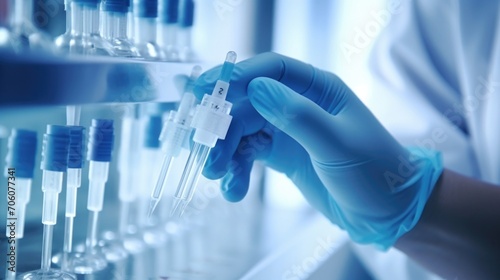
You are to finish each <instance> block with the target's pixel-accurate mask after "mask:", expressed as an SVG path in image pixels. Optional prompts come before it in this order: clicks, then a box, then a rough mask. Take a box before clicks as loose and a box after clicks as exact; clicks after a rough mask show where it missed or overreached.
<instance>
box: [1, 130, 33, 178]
mask: <svg viewBox="0 0 500 280" xmlns="http://www.w3.org/2000/svg"><path fill="white" fill-rule="evenodd" d="M36 144H37V135H36V132H35V131H31V130H24V129H12V133H11V135H10V137H9V140H8V143H7V146H8V148H9V151H8V152H7V158H6V161H5V162H6V166H5V174H7V172H8V168H15V170H16V177H19V178H33V170H34V168H35V157H36Z"/></svg>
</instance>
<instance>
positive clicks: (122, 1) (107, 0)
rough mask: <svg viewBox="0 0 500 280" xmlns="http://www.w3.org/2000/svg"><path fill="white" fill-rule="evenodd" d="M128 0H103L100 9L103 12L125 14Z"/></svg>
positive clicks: (128, 4) (128, 3) (128, 5)
mask: <svg viewBox="0 0 500 280" xmlns="http://www.w3.org/2000/svg"><path fill="white" fill-rule="evenodd" d="M129 7H130V0H103V1H102V3H101V9H102V10H103V11H105V12H116V13H127V12H128V9H129Z"/></svg>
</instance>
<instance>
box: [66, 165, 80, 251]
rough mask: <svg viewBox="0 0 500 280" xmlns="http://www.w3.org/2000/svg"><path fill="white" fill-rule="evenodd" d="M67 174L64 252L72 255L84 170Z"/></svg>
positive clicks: (72, 169)
mask: <svg viewBox="0 0 500 280" xmlns="http://www.w3.org/2000/svg"><path fill="white" fill-rule="evenodd" d="M67 174H68V175H67V180H66V181H67V182H66V183H67V188H66V220H65V224H64V227H65V228H64V244H63V252H64V253H71V252H72V250H73V222H74V218H75V216H76V202H77V193H78V188H79V187H80V184H81V177H82V169H80V168H68V171H67Z"/></svg>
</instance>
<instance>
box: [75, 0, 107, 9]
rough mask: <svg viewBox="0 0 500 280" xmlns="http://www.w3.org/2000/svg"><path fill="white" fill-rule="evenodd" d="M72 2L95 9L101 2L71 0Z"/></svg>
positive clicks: (97, 0) (95, 0)
mask: <svg viewBox="0 0 500 280" xmlns="http://www.w3.org/2000/svg"><path fill="white" fill-rule="evenodd" d="M73 2H75V3H80V4H84V5H89V6H95V7H97V5H98V4H99V3H101V0H73Z"/></svg>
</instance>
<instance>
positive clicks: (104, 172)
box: [85, 119, 114, 254]
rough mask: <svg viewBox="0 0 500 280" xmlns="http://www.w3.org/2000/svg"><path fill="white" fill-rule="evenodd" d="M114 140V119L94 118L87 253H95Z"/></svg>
mask: <svg viewBox="0 0 500 280" xmlns="http://www.w3.org/2000/svg"><path fill="white" fill-rule="evenodd" d="M113 142H114V127H113V121H112V120H104V119H93V120H92V126H91V127H90V131H89V145H88V153H87V158H88V160H89V161H90V165H89V196H88V200H87V209H88V210H89V211H90V215H89V224H88V226H87V240H86V244H85V245H86V253H87V254H92V253H94V249H95V246H96V245H97V221H98V217H99V212H100V211H102V205H103V202H104V187H105V185H106V182H107V181H108V172H109V162H110V161H111V152H112V150H113Z"/></svg>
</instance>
